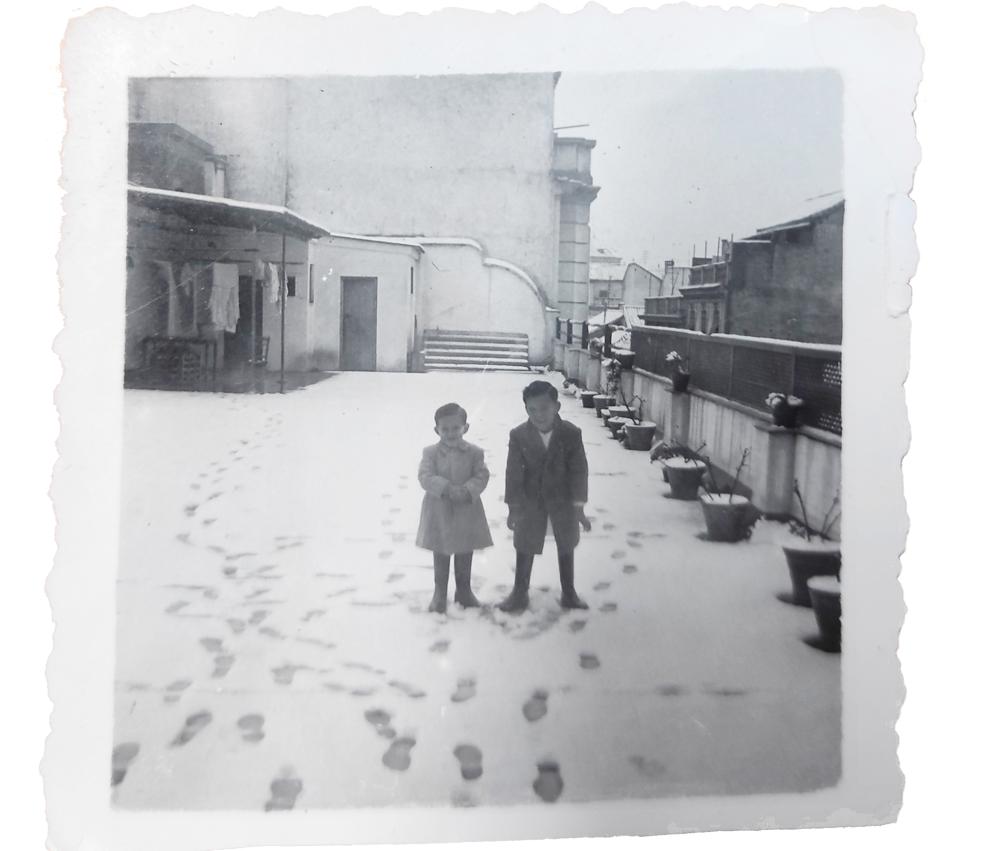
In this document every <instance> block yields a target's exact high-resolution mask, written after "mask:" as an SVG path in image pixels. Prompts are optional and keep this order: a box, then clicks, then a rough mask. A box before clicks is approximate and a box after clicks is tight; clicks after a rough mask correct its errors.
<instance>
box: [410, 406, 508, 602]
mask: <svg viewBox="0 0 987 851" xmlns="http://www.w3.org/2000/svg"><path fill="white" fill-rule="evenodd" d="M467 431H469V423H468V422H467V419H466V411H465V410H463V408H462V407H461V406H459V405H457V404H456V403H455V402H450V403H449V404H448V405H443V406H442V407H441V408H439V409H438V410H437V411H436V412H435V433H436V434H437V435H438V436H439V442H438V443H436V444H434V445H432V446H426V447H425V450H424V451H423V452H422V460H421V464H420V465H419V467H418V481H419V483H420V484H421V486H422V488H423V489H424V491H425V497H424V499H423V500H422V513H421V520H420V521H419V524H418V538H417V540H416V543H417V545H418V546H419V547H422V548H423V549H426V550H431V551H432V564H433V568H434V571H435V593H434V595H433V596H432V602H431V603H430V604H429V607H428V610H429V611H430V612H439V613H440V614H441V613H443V612H445V610H446V599H447V594H448V587H449V561H450V557H451V558H452V559H453V560H454V563H455V574H456V594H455V597H454V599H455V601H456V602H457V603H459V605H461V606H463V607H464V608H472V607H474V606H479V605H480V601H479V600H477V599H476V597H475V596H474V595H473V589H472V588H471V587H470V581H471V576H472V571H473V551H474V550H480V549H484V548H485V547H489V546H492V545H493V540H492V539H491V537H490V527H489V526H488V525H487V517H486V514H485V513H484V511H483V503H482V502H481V500H480V494H481V493H483V490H484V488H486V486H487V482H488V481H489V480H490V471H489V470H487V466H486V464H484V462H483V450H482V449H480V447H479V446H474V445H473V444H472V443H467V442H466V441H465V440H463V435H464V434H466V432H467Z"/></svg>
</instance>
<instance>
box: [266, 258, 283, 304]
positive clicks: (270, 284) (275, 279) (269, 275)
mask: <svg viewBox="0 0 987 851" xmlns="http://www.w3.org/2000/svg"><path fill="white" fill-rule="evenodd" d="M264 288H265V289H266V290H267V300H268V301H269V302H270V303H271V304H277V303H278V300H279V299H280V298H281V275H280V273H279V270H278V267H277V264H276V263H266V264H265V269H264Z"/></svg>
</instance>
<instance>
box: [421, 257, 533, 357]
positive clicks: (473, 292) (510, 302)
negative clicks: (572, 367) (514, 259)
mask: <svg viewBox="0 0 987 851" xmlns="http://www.w3.org/2000/svg"><path fill="white" fill-rule="evenodd" d="M425 250H426V254H425V259H424V264H423V265H424V266H425V267H426V271H427V275H428V282H427V286H424V287H422V299H421V304H420V307H419V320H418V325H419V329H420V330H422V331H425V330H434V329H444V330H449V331H503V332H510V333H518V334H527V335H528V345H529V349H528V352H529V358H530V359H531V362H532V363H547V362H548V361H549V360H550V359H551V357H552V350H551V340H550V338H549V336H548V332H547V323H546V321H545V304H544V301H543V300H542V298H541V296H540V294H539V293H538V291H537V290H536V289H535V288H534V287H533V286H532V283H531V282H530V281H526V280H525V277H524V275H523V273H520V274H519V272H516V271H513V270H512V269H510V268H504V267H502V266H499V265H496V264H497V263H498V262H499V261H497V260H496V259H495V258H487V257H485V256H484V252H483V251H482V249H481V248H479V246H478V245H474V244H453V245H443V244H432V243H430V242H427V241H426V243H425ZM485 261H486V262H485ZM491 264H494V265H491Z"/></svg>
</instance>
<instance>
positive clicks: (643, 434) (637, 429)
mask: <svg viewBox="0 0 987 851" xmlns="http://www.w3.org/2000/svg"><path fill="white" fill-rule="evenodd" d="M620 401H621V404H622V405H623V407H625V408H626V409H627V411H628V419H629V420H630V422H625V423H624V424H623V435H624V448H625V449H633V450H636V451H638V452H646V451H647V450H649V449H650V448H651V442H652V441H653V440H654V437H655V431H656V430H657V428H658V423H653V422H651V421H650V420H645V419H642V418H641V416H640V414H641V412H642V411H643V410H644V405H645V400H644V399H642V398H641V397H640V396H632V397H631V399H630V401H628V400H627V398H626V397H625V396H624V391H623V390H621V391H620ZM635 401H637V403H638V406H637V408H635V407H634V402H635ZM618 436H619V434H618Z"/></svg>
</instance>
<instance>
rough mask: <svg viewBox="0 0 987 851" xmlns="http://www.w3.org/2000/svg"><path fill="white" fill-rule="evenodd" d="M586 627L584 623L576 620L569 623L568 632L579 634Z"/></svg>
mask: <svg viewBox="0 0 987 851" xmlns="http://www.w3.org/2000/svg"><path fill="white" fill-rule="evenodd" d="M585 626H586V621H584V620H578V621H571V622H570V623H569V632H580V631H581V630H582V629H584V628H585Z"/></svg>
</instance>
